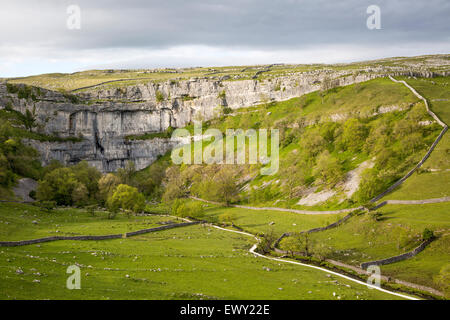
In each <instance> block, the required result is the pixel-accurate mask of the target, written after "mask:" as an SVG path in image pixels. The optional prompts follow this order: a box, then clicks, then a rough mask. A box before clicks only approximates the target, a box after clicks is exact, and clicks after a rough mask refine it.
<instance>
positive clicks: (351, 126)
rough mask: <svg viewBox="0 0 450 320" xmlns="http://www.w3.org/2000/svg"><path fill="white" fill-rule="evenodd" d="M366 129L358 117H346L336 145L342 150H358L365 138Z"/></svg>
mask: <svg viewBox="0 0 450 320" xmlns="http://www.w3.org/2000/svg"><path fill="white" fill-rule="evenodd" d="M367 135H368V130H367V128H366V126H365V125H364V124H363V123H361V122H359V120H358V119H355V118H351V119H348V120H347V121H346V122H345V123H344V126H343V128H342V134H341V135H340V136H339V139H338V145H339V147H340V148H341V149H342V150H351V151H360V150H361V148H362V146H363V145H364V142H365V140H366V138H367Z"/></svg>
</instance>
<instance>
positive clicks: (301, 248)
mask: <svg viewBox="0 0 450 320" xmlns="http://www.w3.org/2000/svg"><path fill="white" fill-rule="evenodd" d="M280 247H281V248H282V249H283V250H286V251H287V252H288V253H290V254H291V255H292V256H293V255H294V254H295V253H297V252H301V253H302V254H304V255H305V256H309V255H310V241H309V235H308V234H307V233H297V234H293V235H290V236H288V237H284V238H283V239H282V240H281V241H280Z"/></svg>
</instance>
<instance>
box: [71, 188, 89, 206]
mask: <svg viewBox="0 0 450 320" xmlns="http://www.w3.org/2000/svg"><path fill="white" fill-rule="evenodd" d="M88 200H89V193H88V189H87V188H86V186H85V185H84V184H82V183H79V184H78V185H77V186H76V187H75V189H74V190H73V191H72V201H73V202H74V203H75V204H78V205H80V206H84V205H86V204H87V202H88Z"/></svg>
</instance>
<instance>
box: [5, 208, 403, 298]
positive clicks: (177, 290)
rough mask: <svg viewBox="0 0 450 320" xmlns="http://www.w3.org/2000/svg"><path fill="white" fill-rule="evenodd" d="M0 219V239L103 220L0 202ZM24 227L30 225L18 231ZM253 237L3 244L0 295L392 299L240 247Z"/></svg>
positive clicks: (182, 234) (190, 234)
mask: <svg viewBox="0 0 450 320" xmlns="http://www.w3.org/2000/svg"><path fill="white" fill-rule="evenodd" d="M25 210H28V211H29V212H30V214H31V215H32V216H33V218H34V219H40V220H41V221H42V225H41V226H40V229H41V230H40V232H39V233H38V234H33V235H32V236H31V235H28V232H27V231H26V230H25V231H22V229H21V228H20V225H19V226H18V225H16V223H17V221H15V222H14V221H13V219H12V216H13V215H19V216H20V215H21V214H24V213H23V211H25ZM70 214H71V216H69V217H68V215H70ZM49 215H52V216H53V217H54V218H53V219H51V217H48V216H49ZM0 217H1V220H2V223H1V224H0V228H1V230H2V235H1V239H2V240H4V239H5V237H7V239H8V240H10V239H11V238H19V236H18V235H19V234H21V237H24V236H27V238H30V237H33V236H35V235H41V236H43V235H45V232H44V230H47V231H48V235H50V234H52V231H53V230H54V225H53V223H56V222H58V223H63V222H67V224H66V229H65V233H68V234H70V233H72V232H74V233H79V232H81V231H83V232H86V233H100V232H99V230H97V227H98V223H97V222H98V221H99V219H103V218H101V217H96V218H95V217H94V218H92V217H89V216H88V215H87V213H85V212H83V211H80V210H56V211H54V212H53V213H51V214H48V213H39V212H38V211H35V210H34V209H32V208H31V207H29V206H25V205H21V206H16V205H4V204H1V205H0ZM131 219H134V218H131ZM147 219H150V220H147ZM158 219H165V218H159V217H143V218H142V219H141V218H140V219H139V221H142V223H144V222H143V221H147V222H148V223H150V224H154V223H157V221H158ZM50 221H51V222H50ZM127 221H132V220H127V218H124V217H122V218H118V219H117V220H111V221H110V222H108V221H105V222H107V225H109V227H107V229H108V228H110V229H113V230H114V231H116V230H122V231H124V230H128V229H127V227H126V226H127ZM5 222H9V223H8V224H5ZM91 223H92V225H91ZM38 226H39V225H38ZM30 228H32V226H25V228H24V229H30ZM133 228H134V226H133ZM107 229H105V230H103V231H104V232H107V231H108V230H107ZM10 230H12V231H10ZM253 242H254V239H252V238H249V237H247V236H243V235H239V234H234V233H228V232H225V231H221V230H217V229H214V228H211V227H208V226H200V225H197V226H189V227H185V228H179V229H172V230H166V231H161V232H156V233H150V234H146V235H142V236H137V237H132V238H127V239H120V240H119V239H118V240H107V241H57V242H49V243H43V244H40V245H31V246H23V247H11V248H9V247H3V248H0V269H1V270H2V271H1V274H0V279H1V280H0V298H1V299H396V298H397V297H395V296H392V295H389V294H386V293H383V292H379V291H377V290H369V289H368V288H367V287H365V286H362V285H358V284H355V283H353V282H350V281H347V280H345V279H341V278H339V277H335V276H333V275H327V273H326V272H321V271H318V270H314V269H310V268H305V267H301V266H293V265H289V264H283V263H278V262H273V261H269V260H265V259H261V258H256V257H254V256H253V255H252V254H250V253H249V252H248V249H249V248H250V246H251V245H252V244H253ZM73 264H77V265H79V266H80V269H81V290H68V289H66V279H67V277H68V276H69V275H68V274H66V269H67V267H68V266H69V265H73ZM249 275H251V276H249ZM333 293H335V294H334V295H333Z"/></svg>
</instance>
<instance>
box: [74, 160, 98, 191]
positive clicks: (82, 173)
mask: <svg viewBox="0 0 450 320" xmlns="http://www.w3.org/2000/svg"><path fill="white" fill-rule="evenodd" d="M71 170H72V172H73V173H74V175H75V178H76V179H77V180H78V181H79V182H80V183H82V184H83V185H84V186H85V187H86V191H87V195H88V198H92V199H93V198H95V197H97V195H98V181H99V179H100V178H101V176H102V174H101V173H100V171H98V170H97V168H95V167H92V166H90V165H89V164H88V163H87V161H81V162H79V163H77V164H76V165H74V166H73V167H71Z"/></svg>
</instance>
